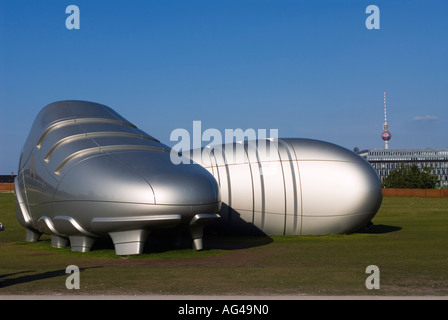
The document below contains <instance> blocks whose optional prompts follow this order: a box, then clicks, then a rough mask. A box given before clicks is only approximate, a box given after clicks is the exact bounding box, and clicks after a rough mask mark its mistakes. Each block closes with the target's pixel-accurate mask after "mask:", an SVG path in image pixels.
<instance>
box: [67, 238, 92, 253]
mask: <svg viewBox="0 0 448 320" xmlns="http://www.w3.org/2000/svg"><path fill="white" fill-rule="evenodd" d="M69 238H70V245H71V246H72V252H89V251H90V249H91V248H92V246H93V243H94V242H95V239H94V238H90V237H86V236H70V237H69Z"/></svg>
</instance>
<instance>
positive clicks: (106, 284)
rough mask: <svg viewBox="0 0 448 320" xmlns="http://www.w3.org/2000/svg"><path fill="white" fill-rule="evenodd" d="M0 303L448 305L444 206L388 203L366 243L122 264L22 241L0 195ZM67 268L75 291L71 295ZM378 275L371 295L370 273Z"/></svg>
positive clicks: (335, 239)
mask: <svg viewBox="0 0 448 320" xmlns="http://www.w3.org/2000/svg"><path fill="white" fill-rule="evenodd" d="M0 222H2V223H3V224H4V225H5V231H3V232H0V295H2V294H64V295H69V294H81V295H82V294H129V295H132V294H137V295H138V294H151V293H153V294H201V295H214V294H218V295H318V296H325V295H363V296H369V295H372V296H373V295H388V296H422V295H435V296H446V295H448V272H447V271H448V198H399V197H397V198H394V197H386V198H384V200H383V204H382V207H381V209H380V211H379V212H378V214H377V215H376V217H375V218H374V219H373V223H374V227H373V228H372V229H371V231H370V232H369V233H355V234H351V235H341V236H272V237H226V236H217V235H209V236H207V237H206V238H205V239H204V243H205V250H204V251H201V252H196V251H194V250H192V249H190V248H189V247H188V246H183V247H181V248H173V247H170V246H168V245H166V244H164V243H155V242H154V243H149V244H148V245H147V246H146V247H147V248H145V254H143V255H140V256H129V257H119V256H116V255H115V252H114V250H113V246H112V244H111V242H110V241H109V240H105V241H99V242H98V244H97V245H96V246H95V247H94V248H93V249H94V250H92V251H91V252H88V253H77V252H75V253H74V252H71V251H70V248H69V247H68V248H64V249H54V248H52V247H51V244H50V241H49V237H48V236H43V237H42V241H39V242H38V243H28V242H25V241H24V238H25V230H24V229H23V228H22V227H21V226H20V225H19V224H18V222H17V220H16V218H15V211H14V200H13V195H12V194H0ZM69 265H76V266H78V267H79V268H80V270H81V272H80V283H81V289H79V290H68V289H67V288H66V287H65V281H66V279H67V277H68V274H65V269H66V267H67V266H69ZM369 265H376V266H378V267H379V270H380V289H378V290H375V289H372V290H368V289H367V288H366V286H365V280H366V278H367V277H368V276H369V275H368V274H366V273H365V270H366V267H367V266H369Z"/></svg>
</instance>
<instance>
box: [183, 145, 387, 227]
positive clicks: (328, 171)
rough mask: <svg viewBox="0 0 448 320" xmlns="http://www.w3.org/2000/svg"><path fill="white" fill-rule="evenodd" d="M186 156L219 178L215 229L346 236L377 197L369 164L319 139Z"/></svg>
mask: <svg viewBox="0 0 448 320" xmlns="http://www.w3.org/2000/svg"><path fill="white" fill-rule="evenodd" d="M263 146H265V148H262V147H263ZM198 150H199V151H200V152H198ZM184 155H185V154H184ZM190 157H191V159H193V160H194V161H195V162H196V163H199V164H201V165H202V166H203V167H205V168H206V169H207V170H208V171H209V172H210V173H211V174H213V176H214V177H215V178H216V180H217V181H218V183H219V186H220V188H221V199H222V204H223V205H222V210H221V211H220V213H219V214H220V215H221V219H220V220H219V221H218V222H216V223H214V227H216V228H218V229H221V230H227V231H230V232H234V231H242V232H250V231H254V232H260V231H261V232H262V233H265V234H268V235H325V234H346V233H352V232H355V231H357V230H359V229H360V228H361V227H363V226H365V225H366V224H367V223H368V222H369V221H370V220H371V219H372V218H373V217H374V216H375V214H376V213H377V211H378V209H379V207H380V205H381V202H382V192H381V185H380V181H379V178H378V176H377V174H376V172H375V171H374V170H373V168H372V167H371V166H370V165H369V164H368V163H367V161H365V160H364V159H363V158H361V157H360V156H358V155H357V154H355V153H354V152H352V151H350V150H347V149H345V148H342V147H340V146H337V145H334V144H331V143H327V142H323V141H318V140H310V139H276V140H273V139H268V140H257V141H250V142H245V143H234V144H226V145H222V146H212V147H206V148H203V149H196V150H193V151H192V152H191V153H190Z"/></svg>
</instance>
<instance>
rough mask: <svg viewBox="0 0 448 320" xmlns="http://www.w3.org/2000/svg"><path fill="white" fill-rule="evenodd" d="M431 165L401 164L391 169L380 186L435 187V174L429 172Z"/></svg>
mask: <svg viewBox="0 0 448 320" xmlns="http://www.w3.org/2000/svg"><path fill="white" fill-rule="evenodd" d="M432 169H433V168H432V167H431V166H425V167H423V168H422V169H419V167H418V166H417V165H416V164H412V165H408V166H406V165H401V166H400V167H398V168H395V169H393V170H392V171H391V172H390V173H389V174H388V175H387V176H386V177H384V179H383V181H382V182H381V187H382V188H404V189H435V188H437V186H438V185H439V182H440V181H439V179H438V178H437V176H435V175H434V174H432V173H431V171H432Z"/></svg>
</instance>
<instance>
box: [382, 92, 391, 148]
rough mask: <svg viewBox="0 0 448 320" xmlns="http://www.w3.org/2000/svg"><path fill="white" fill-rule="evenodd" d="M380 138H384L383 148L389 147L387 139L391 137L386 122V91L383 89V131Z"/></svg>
mask: <svg viewBox="0 0 448 320" xmlns="http://www.w3.org/2000/svg"><path fill="white" fill-rule="evenodd" d="M381 138H382V139H383V140H384V149H389V140H390V138H391V135H390V132H389V125H388V124H387V113H386V91H384V125H383V133H382V134H381Z"/></svg>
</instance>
